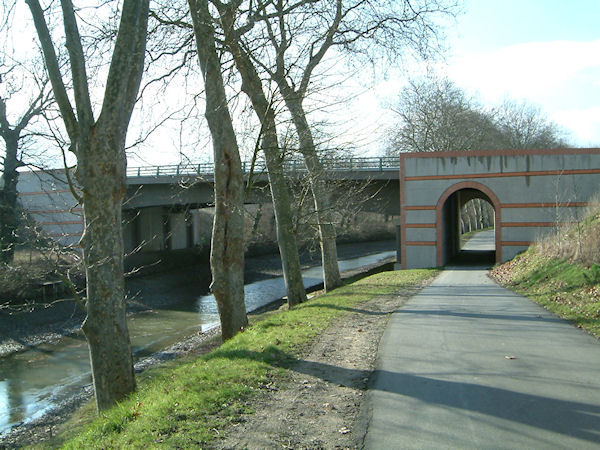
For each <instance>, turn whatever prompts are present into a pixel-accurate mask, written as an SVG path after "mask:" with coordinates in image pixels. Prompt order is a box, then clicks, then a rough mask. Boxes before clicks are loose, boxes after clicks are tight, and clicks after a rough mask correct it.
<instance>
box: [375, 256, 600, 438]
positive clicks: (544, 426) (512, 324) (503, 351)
mask: <svg viewBox="0 0 600 450" xmlns="http://www.w3.org/2000/svg"><path fill="white" fill-rule="evenodd" d="M367 398H368V400H367V401H368V405H369V408H370V413H369V424H368V431H367V435H366V438H365V448H368V449H388V448H411V449H412V448H432V449H433V448H435V449H442V448H461V449H465V448H569V449H574V448H600V342H599V341H598V340H596V339H594V338H593V337H591V336H590V335H588V334H585V333H584V332H583V331H581V330H579V329H577V328H575V327H574V326H572V325H570V324H568V323H567V322H565V321H563V320H561V319H559V318H557V317H555V316H553V315H552V314H550V313H548V312H546V311H545V310H544V309H542V308H541V307H539V306H537V305H536V304H534V303H533V302H531V301H530V300H527V299H525V298H523V297H520V296H518V295H516V294H514V293H512V292H511V291H508V290H506V289H503V288H501V287H499V286H498V285H496V284H495V283H494V282H493V281H491V280H490V279H489V278H488V277H487V271H486V270H485V269H477V268H466V267H460V268H454V269H449V270H446V271H444V272H443V273H442V274H441V275H440V276H439V277H438V278H437V280H436V281H435V282H434V283H433V284H431V285H430V286H429V287H428V288H426V289H424V290H423V291H421V293H420V294H418V295H416V296H415V297H413V298H412V299H411V300H409V302H408V303H407V304H406V305H405V306H404V307H403V308H401V309H400V310H398V311H397V312H396V313H394V314H393V316H392V318H391V320H390V322H389V325H388V327H387V329H386V332H385V334H384V336H383V339H382V342H381V345H380V350H379V359H378V370H377V373H376V376H375V379H374V381H373V383H372V385H371V386H370V390H369V395H368V397H367Z"/></svg>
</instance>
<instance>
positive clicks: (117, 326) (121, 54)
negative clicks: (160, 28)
mask: <svg viewBox="0 0 600 450" xmlns="http://www.w3.org/2000/svg"><path fill="white" fill-rule="evenodd" d="M26 2H27V5H28V6H29V9H30V11H31V15H32V17H33V21H34V24H35V28H36V31H37V35H38V38H39V41H40V44H41V47H42V50H43V54H44V60H45V64H46V68H47V71H48V75H49V78H50V82H51V84H52V90H53V92H54V97H55V99H56V102H57V104H58V107H59V109H60V113H61V116H62V118H63V121H64V124H65V128H66V130H67V133H68V135H69V138H70V141H71V146H70V150H71V151H72V152H73V153H74V154H75V156H76V158H77V171H76V178H77V182H78V184H79V186H80V187H81V197H80V198H79V200H80V201H81V202H82V204H83V212H84V223H85V225H84V227H85V228H84V233H83V237H82V239H81V246H82V248H83V257H84V264H85V271H86V279H87V298H86V313H87V316H86V319H85V321H84V323H83V325H82V329H83V332H84V334H85V336H86V338H87V341H88V344H89V348H90V359H91V365H92V375H93V380H94V389H95V395H96V403H97V407H98V409H99V410H104V409H107V408H109V407H111V406H113V405H114V404H115V403H116V402H117V401H119V400H121V399H123V398H124V397H125V396H126V395H128V394H129V393H131V392H132V391H133V390H135V376H134V372H133V359H132V355H131V343H130V340H129V332H128V329H127V321H126V317H125V293H124V282H123V230H122V225H121V224H122V220H121V214H122V212H121V210H122V200H123V196H124V194H125V190H126V179H125V177H126V173H125V172H126V165H127V160H126V157H125V138H126V134H127V128H128V125H129V120H130V118H131V114H132V111H133V108H134V105H135V101H136V97H137V93H138V89H139V86H140V81H141V77H142V70H143V62H144V52H145V47H146V33H147V24H148V4H149V0H124V2H123V5H122V9H121V19H120V24H119V29H118V33H117V34H116V39H115V44H114V50H113V53H112V60H111V64H110V68H109V71H108V76H107V80H106V87H105V90H104V99H103V101H102V107H101V111H100V113H99V115H98V118H97V119H95V118H94V112H93V108H92V101H91V97H90V89H89V82H90V81H89V78H88V74H87V70H86V57H85V53H84V49H83V46H82V39H81V36H80V33H79V29H78V24H77V19H76V16H77V13H76V10H75V7H74V6H73V4H72V2H71V0H61V9H62V19H63V25H64V33H65V45H66V48H67V51H68V56H69V62H70V68H71V76H72V84H73V96H74V99H75V109H74V108H73V106H72V104H71V100H70V98H69V95H68V94H67V89H66V87H65V82H64V79H63V75H62V73H61V70H60V66H59V63H58V58H57V56H56V51H55V47H54V43H53V41H52V37H51V35H50V31H49V29H48V25H47V21H46V13H47V11H45V10H44V9H42V7H41V5H40V3H39V1H38V0H26Z"/></svg>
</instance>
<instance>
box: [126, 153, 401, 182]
mask: <svg viewBox="0 0 600 450" xmlns="http://www.w3.org/2000/svg"><path fill="white" fill-rule="evenodd" d="M322 163H323V166H324V168H325V170H327V171H331V172H335V171H338V172H356V171H379V172H383V171H388V170H398V169H399V168H400V161H399V159H398V158H394V157H374V158H344V159H341V158H340V159H337V158H335V159H334V158H331V159H325V160H323V161H322ZM283 167H284V170H285V171H286V172H288V173H295V172H298V173H300V172H306V166H305V165H304V161H302V160H300V159H290V160H286V161H284V163H283ZM250 170H251V163H250V161H244V162H242V171H243V172H244V174H248V173H250ZM253 171H254V173H260V172H264V171H266V168H265V163H264V161H261V160H259V161H256V162H255V163H254V169H253ZM213 173H214V166H213V163H199V164H195V163H184V164H171V165H162V166H140V167H128V168H127V176H128V177H132V178H134V177H159V176H186V175H188V176H189V175H192V176H195V175H205V176H206V175H208V176H210V175H213Z"/></svg>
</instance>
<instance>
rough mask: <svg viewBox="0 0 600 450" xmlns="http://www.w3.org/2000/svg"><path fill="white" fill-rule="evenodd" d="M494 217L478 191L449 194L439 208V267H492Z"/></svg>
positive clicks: (494, 256) (461, 190) (470, 190)
mask: <svg viewBox="0 0 600 450" xmlns="http://www.w3.org/2000/svg"><path fill="white" fill-rule="evenodd" d="M495 214H496V211H495V210H494V206H493V203H492V201H491V200H490V198H489V197H488V196H487V195H486V194H485V193H484V192H482V191H480V190H478V189H474V188H466V189H460V190H457V191H456V192H454V193H453V194H451V195H450V196H449V197H448V198H447V199H446V201H445V203H444V205H443V207H442V217H441V219H442V230H441V231H442V240H441V242H442V264H443V265H447V264H452V265H473V264H477V265H480V264H485V265H490V266H491V265H493V264H494V262H495V260H496V245H495V242H496V241H495V229H494V224H495ZM482 231H484V232H482ZM469 238H470V240H469Z"/></svg>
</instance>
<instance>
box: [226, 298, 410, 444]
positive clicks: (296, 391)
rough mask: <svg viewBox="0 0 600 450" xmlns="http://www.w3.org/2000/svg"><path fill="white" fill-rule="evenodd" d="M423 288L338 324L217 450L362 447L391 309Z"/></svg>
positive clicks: (373, 304) (372, 304) (366, 307)
mask: <svg viewBox="0 0 600 450" xmlns="http://www.w3.org/2000/svg"><path fill="white" fill-rule="evenodd" d="M419 289H420V287H419V288H414V289H412V290H410V291H408V290H407V291H403V292H400V293H398V294H397V295H393V296H385V297H377V298H375V299H373V300H371V301H369V302H368V303H364V304H362V305H359V306H358V307H357V308H356V309H355V311H353V312H351V313H349V314H348V315H346V316H344V317H342V318H340V319H339V320H337V321H336V322H335V323H333V324H332V325H331V326H330V327H329V328H328V329H327V330H326V331H325V332H324V333H323V334H322V335H321V336H320V338H319V339H318V340H317V341H315V342H314V344H313V345H312V346H311V347H310V348H309V349H308V350H307V352H306V354H305V355H304V358H303V359H302V360H301V361H300V362H299V363H297V364H296V366H295V367H293V368H292V369H291V370H289V372H288V374H287V376H286V377H285V379H284V380H283V381H281V382H279V383H275V384H274V385H272V386H270V389H268V390H267V392H266V393H264V394H262V395H261V396H260V397H258V398H255V399H254V400H253V401H252V403H251V405H250V406H251V408H252V410H254V411H255V413H254V414H250V415H247V416H245V417H244V419H245V420H244V421H243V422H241V423H239V424H236V425H232V426H230V427H229V428H228V429H226V430H224V432H223V433H222V434H223V436H224V437H223V439H222V440H221V441H217V442H216V443H215V448H218V449H234V448H235V449H238V448H248V449H264V448H286V449H305V448H311V449H313V448H327V449H329V448H361V447H362V442H363V438H364V436H365V433H366V427H367V420H368V412H367V411H366V408H365V403H364V398H365V394H366V390H367V386H368V384H369V379H370V377H371V376H372V374H373V371H374V368H375V362H376V356H377V349H378V346H379V340H380V338H381V336H382V334H383V331H384V330H385V326H386V324H387V322H388V319H389V317H390V313H391V312H393V311H395V310H396V309H398V308H399V307H400V306H402V305H403V304H404V303H405V302H406V301H407V300H408V298H410V297H411V296H412V295H414V294H415V293H416V292H417V291H418V290H419Z"/></svg>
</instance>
